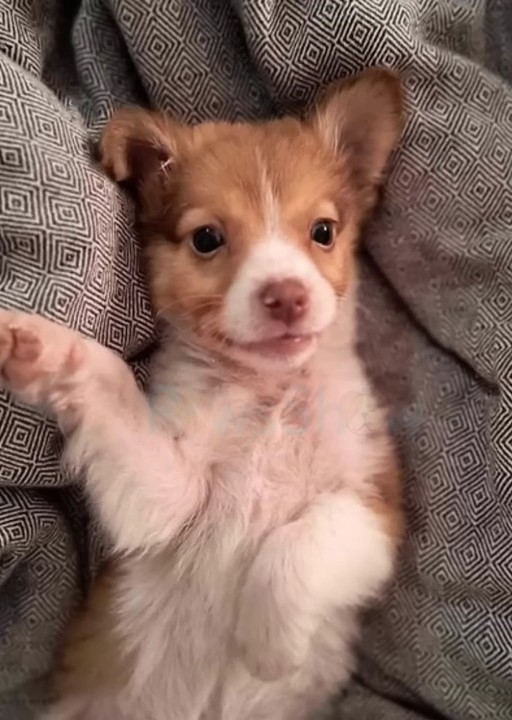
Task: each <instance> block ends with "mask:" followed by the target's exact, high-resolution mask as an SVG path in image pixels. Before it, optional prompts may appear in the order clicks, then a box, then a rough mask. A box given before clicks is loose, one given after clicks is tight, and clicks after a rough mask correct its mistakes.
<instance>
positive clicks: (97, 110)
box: [0, 0, 512, 720]
mask: <svg viewBox="0 0 512 720" xmlns="http://www.w3.org/2000/svg"><path fill="white" fill-rule="evenodd" d="M511 48H512V4H511V3H510V0H487V1H486V0H144V1H143V2H141V0H0V304H1V305H2V306H4V307H19V308H21V309H24V310H37V311H39V312H42V313H44V314H45V315H47V316H48V317H51V318H55V319H57V320H60V321H63V322H65V323H68V324H69V325H71V326H73V327H75V328H78V329H80V330H81V331H83V332H84V333H86V334H88V335H91V336H94V337H96V338H98V339H99V340H100V341H101V342H103V343H105V344H106V345H108V346H109V347H112V348H114V349H116V350H118V351H119V352H121V353H122V354H123V355H124V356H125V357H126V358H128V359H130V361H131V362H132V363H133V366H134V369H135V371H136V372H137V373H138V374H139V377H140V378H141V380H143V378H144V369H145V366H146V365H145V360H146V357H147V355H148V352H149V351H150V349H151V343H152V340H153V320H152V316H151V313H150V309H149V305H148V301H147V297H146V293H145V288H144V283H143V281H142V279H141V274H140V271H139V265H138V252H137V243H136V238H135V234H134V231H133V208H132V206H131V204H130V202H129V201H128V200H127V198H126V197H125V196H124V195H123V194H122V193H120V191H119V190H118V189H117V188H116V187H115V186H114V185H113V184H112V183H111V182H109V181H108V180H107V179H106V178H105V177H103V175H102V174H101V173H100V172H99V171H98V169H97V168H96V166H95V164H94V162H93V160H92V159H91V152H90V148H91V141H93V140H94V138H95V137H96V135H97V133H98V131H99V129H100V128H101V127H102V125H103V124H104V122H105V120H106V118H107V117H108V116H109V115H110V114H111V113H112V111H113V109H114V108H115V107H116V106H119V105H123V104H126V103H142V104H146V105H151V106H154V107H157V108H163V109H166V110H168V111H171V112H172V113H174V114H175V115H176V116H177V117H179V118H182V119H183V120H186V121H197V120H202V119H205V118H224V119H236V118H257V117H266V116H269V115H271V114H273V113H279V112H282V111H286V110H290V109H296V108H297V107H300V106H302V105H303V104H304V103H305V102H307V101H308V100H309V99H310V98H311V96H312V94H313V93H314V91H315V89H316V88H317V86H318V85H319V84H320V83H322V82H324V81H328V80H331V79H334V78H337V77H341V76H344V75H346V74H348V73H352V72H354V71H356V70H358V69H361V68H362V67H363V66H365V65H369V64H377V63H378V64H385V65H388V66H391V67H394V68H397V69H398V70H400V71H401V72H402V73H403V77H404V82H405V86H406V93H407V105H408V116H409V120H408V124H407V128H406V132H405V135H404V140H403V145H402V148H401V150H400V151H399V152H398V153H397V155H396V158H395V161H394V164H393V168H392V173H391V179H390V183H389V188H388V192H387V195H386V199H385V202H384V207H383V210H382V213H381V215H380V217H379V218H378V220H377V221H376V222H375V223H374V224H373V225H372V227H370V229H369V231H368V233H367V237H366V238H365V242H364V250H363V256H362V263H363V283H362V291H361V303H360V305H361V307H360V313H361V319H362V321H363V326H364V332H363V334H362V341H363V342H362V348H363V352H364V353H365V356H366V357H367V358H368V362H369V367H370V370H371V372H372V374H373V376H374V378H375V381H376V382H377V383H378V386H379V388H380V390H381V392H382V393H383V394H384V396H385V397H386V398H387V399H388V400H389V401H390V402H391V403H392V407H393V417H392V421H393V431H394V433H395V434H396V437H397V439H398V441H399V443H400V448H401V451H402V456H403V461H404V465H405V468H406V488H405V492H406V497H405V501H406V509H407V513H408V536H407V543H406V545H405V547H404V549H403V553H402V557H401V562H400V568H399V573H398V577H397V579H396V582H395V584H394V585H393V587H392V588H391V589H390V592H389V594H388V595H387V597H386V598H385V600H384V601H383V603H382V604H381V606H380V607H379V608H378V609H377V610H375V611H373V612H372V613H370V614H369V615H368V616H367V617H366V618H365V623H364V633H363V638H362V641H361V647H360V663H359V669H358V674H357V676H356V678H355V679H354V682H353V683H352V684H351V686H350V688H349V690H348V691H347V693H346V694H345V696H344V697H342V698H340V699H339V701H337V702H336V704H335V707H334V710H333V716H334V717H335V718H338V720H340V719H341V720H387V719H388V718H389V719H390V720H391V719H393V720H399V719H400V720H401V719H405V718H409V719H413V718H414V719H415V720H419V718H427V719H428V720H433V719H434V718H449V719H450V720H468V719H469V718H475V719H482V720H489V719H490V718H495V719H496V720H499V719H502V720H505V718H508V719H510V717H511V712H512V710H511V708H512V655H511V648H512V602H511V597H512V595H511V588H512V560H511V558H512V555H511V537H512V471H511V468H512V439H511V438H512V422H511V420H510V417H511V412H512V290H511V288H512V181H511V178H512V87H511V86H510V85H508V84H507V82H511V81H512V54H511V52H510V50H511ZM60 449H61V441H60V439H59V437H58V434H57V433H56V430H55V427H54V425H53V423H52V422H51V421H49V420H42V419H41V418H40V417H39V416H38V415H37V414H34V413H33V412H31V411H29V410H27V409H26V408H23V407H18V406H14V405H13V404H12V403H11V402H10V400H9V399H8V398H7V397H6V396H5V395H0V717H2V718H7V719H8V720H10V719H11V718H13V720H21V718H24V717H27V718H29V717H31V710H30V706H31V704H32V703H34V702H36V701H37V700H38V699H39V698H40V697H42V694H43V693H44V687H45V682H44V680H45V674H46V673H47V672H48V670H49V668H50V667H51V662H52V655H53V653H54V650H55V647H56V643H57V641H58V638H59V635H60V632H61V630H62V628H63V625H64V624H65V622H66V620H67V618H68V617H69V613H70V612H71V610H72V608H73V607H74V606H75V605H76V604H77V603H78V602H79V601H80V599H81V597H82V595H83V593H84V592H85V589H86V587H87V585H88V583H89V581H90V578H91V575H92V573H93V572H94V568H95V567H96V566H97V560H98V554H99V548H100V545H101V543H99V542H98V537H99V535H98V532H97V530H96V529H95V527H94V526H93V525H91V522H90V521H89V519H88V515H87V512H86V508H85V505H84V501H83V498H82V495H81V492H80V488H79V486H78V485H77V484H74V483H72V482H71V481H70V479H69V478H66V477H63V475H62V474H61V473H60V471H59V462H58V460H59V452H60ZM340 551H342V549H340ZM241 720H243V719H242V718H241Z"/></svg>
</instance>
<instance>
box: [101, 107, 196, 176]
mask: <svg viewBox="0 0 512 720" xmlns="http://www.w3.org/2000/svg"><path fill="white" fill-rule="evenodd" d="M185 130H186V128H185V127H184V126H183V125H180V124H179V123H177V122H175V121H173V120H171V119H170V118H169V117H167V116H166V115H164V114H163V113H157V112H151V111H148V110H141V109H131V108H127V109H124V110H120V111H119V112H117V113H116V114H115V115H114V116H113V118H112V119H111V120H110V121H109V122H108V123H107V125H106V127H105V129H104V131H103V134H102V136H101V139H100V143H99V156H100V158H99V159H100V162H101V164H102V166H103V168H104V169H105V171H106V172H107V173H108V174H109V175H110V177H112V179H113V180H115V181H116V182H128V183H129V184H130V185H131V186H132V187H133V188H134V189H137V188H139V187H140V183H141V182H142V181H146V180H148V179H149V178H152V177H156V176H157V175H158V174H159V173H160V174H161V173H165V172H166V171H167V170H168V169H170V168H171V167H172V166H173V165H174V164H175V163H176V162H177V160H178V154H179V143H180V138H181V136H182V135H183V134H184V132H185Z"/></svg>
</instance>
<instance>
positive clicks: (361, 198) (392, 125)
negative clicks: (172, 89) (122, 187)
mask: <svg viewBox="0 0 512 720" xmlns="http://www.w3.org/2000/svg"><path fill="white" fill-rule="evenodd" d="M401 125H402V120H401V97H400V88H399V83H398V80H397V78H396V77H395V76H394V75H392V74H391V73H389V72H386V71H379V70H371V71H367V72H366V73H364V74H363V75H361V76H360V77H359V78H356V79H355V80H352V81H350V82H349V83H344V84H343V85H340V86H338V87H331V88H330V89H329V90H328V92H327V93H326V95H325V97H324V99H323V100H322V101H321V102H320V103H319V104H318V105H317V106H316V107H315V108H314V110H313V111H312V113H311V114H310V115H309V117H307V118H306V119H304V120H300V121H299V120H296V119H291V118H285V119H282V120H274V121H270V122H266V123H261V124H225V123H218V124H204V125H199V126H196V127H194V128H190V127H185V126H183V125H179V124H177V123H175V122H173V121H172V120H170V119H169V118H167V117H165V116H163V115H158V114H154V113H149V112H145V111H122V112H121V113H119V114H118V115H117V116H116V117H114V119H113V120H112V121H111V122H110V123H109V124H108V126H107V128H106V130H105V133H104V136H103V138H102V144H101V152H102V159H103V163H104V165H105V167H106V168H107V170H108V171H109V172H110V173H111V174H112V175H113V176H114V178H115V179H116V180H118V181H127V182H129V183H130V184H131V185H132V188H133V190H134V192H135V195H136V198H137V201H138V206H139V207H138V211H139V221H140V229H141V234H142V236H143V241H144V243H145V245H146V248H147V256H148V259H149V283H150V287H151V291H152V296H153V301H154V306H155V310H156V311H157V312H158V313H159V314H160V315H161V316H164V317H166V318H168V319H169V320H170V321H171V322H172V324H173V325H175V326H176V327H177V328H178V329H179V330H181V331H182V332H183V333H185V334H187V335H192V336H193V338H194V342H196V343H199V344H202V345H204V346H205V347H206V348H208V349H213V350H216V351H218V352H221V353H224V354H227V355H229V356H230V357H232V358H234V359H236V360H237V361H239V362H242V363H243V364H245V365H250V366H252V367H256V368H258V369H265V368H269V369H279V368H290V367H297V366H300V365H301V364H302V363H304V362H305V361H306V360H307V359H308V357H310V356H311V354H312V353H313V352H314V349H315V347H316V344H317V342H318V339H319V338H320V337H321V335H322V334H323V333H324V331H325V330H326V329H327V328H328V327H329V325H330V324H331V323H332V322H333V319H334V316H335V312H336V307H337V298H339V297H343V296H344V295H345V294H347V293H349V292H350V284H351V281H352V275H353V262H354V248H355V240H356V239H357V236H358V233H359V229H360V226H361V223H362V221H363V220H364V218H365V217H366V215H367V213H368V212H369V210H371V208H372V206H373V204H374V202H375V198H376V190H377V188H378V185H379V183H380V182H381V179H382V173H383V170H384V168H385V165H386V163H387V160H388V156H389V154H390V153H391V151H392V149H393V147H394V145H395V143H396V141H397V139H398V136H399V134H400V131H401Z"/></svg>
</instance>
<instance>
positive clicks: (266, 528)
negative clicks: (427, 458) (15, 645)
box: [0, 69, 402, 720]
mask: <svg viewBox="0 0 512 720" xmlns="http://www.w3.org/2000/svg"><path fill="white" fill-rule="evenodd" d="M401 128H402V103H401V93H400V84H399V81H398V79H397V77H396V76H395V75H394V74H392V73H390V72H388V71H385V70H379V69H373V70H369V71H366V72H365V73H363V74H362V75H360V76H358V77H356V78H355V79H351V80H350V81H347V82H345V83H343V84H341V85H335V86H332V87H330V88H329V89H328V90H327V92H326V93H325V94H324V95H323V97H322V98H321V99H320V100H319V101H318V102H317V104H316V105H315V107H314V108H313V110H312V111H311V112H310V113H309V114H307V115H306V116H305V117H304V118H302V119H296V118H284V119H279V120H272V121H269V122H262V123H259V124H243V123H240V124H228V123H218V124H204V125H198V126H196V127H185V126H183V125H180V124H178V123H176V122H175V121H173V120H172V119H171V118H169V117H166V116H164V115H160V114H156V113H150V112H146V111H142V110H126V111H121V112H120V113H119V114H118V115H117V116H115V117H114V118H113V120H112V121H111V122H110V123H109V124H108V125H107V127H106V130H105V132H104V135H103V138H102V141H101V155H102V162H103V165H104V167H105V168H106V170H107V171H108V172H109V173H110V174H111V176H112V177H113V178H114V179H115V180H117V181H119V182H124V183H126V184H128V185H129V186H130V188H131V190H132V192H133V193H134V197H135V199H136V203H137V208H138V220H139V225H140V235H141V238H142V240H143V244H144V248H145V255H146V260H147V269H148V281H149V286H150V288H151V292H152V297H153V302H154V307H155V310H156V312H157V314H158V316H159V317H160V318H162V319H163V320H165V321H166V322H167V324H168V328H169V330H168V335H167V336H166V337H165V338H164V340H163V342H162V345H161V349H160V351H159V353H158V355H157V356H156V357H155V361H154V366H153V370H152V374H151V383H150V388H149V394H148V396H147V397H146V396H144V395H143V394H142V393H141V392H140V391H139V389H138V388H137V385H136V383H135V381H134V379H133V376H132V374H131V372H130V370H129V368H128V366H127V365H126V364H125V363H124V362H123V361H122V360H121V359H120V358H119V357H117V356H116V355H115V354H114V353H112V352H110V351H108V350H107V349H105V348H104V347H102V346H100V345H99V344H98V343H96V342H94V341H93V340H90V339H86V338H83V337H81V336H80V335H78V334H77V333H76V332H73V331H72V330H70V329H67V328H65V327H61V326H59V325H56V324H54V323H52V322H49V321H47V320H45V319H43V318H42V317H38V316H30V315H25V314H21V313H13V312H6V311H2V312H1V313H0V370H1V377H2V382H3V384H4V385H5V387H7V388H8V389H9V390H10V391H11V392H12V393H13V394H14V396H15V397H16V398H17V399H18V400H19V401H20V402H23V403H28V404H30V405H33V406H36V407H40V408H44V409H45V410H47V411H49V412H50V413H52V414H53V415H54V416H55V417H56V419H57V421H58V422H59V424H60V426H61V428H62V430H63V431H64V433H65V434H66V435H67V451H66V459H65V460H66V463H67V465H68V466H69V467H70V468H71V469H72V470H73V472H77V473H83V475H84V479H85V484H86V488H87V492H88V496H89V497H90V500H91V503H92V505H93V507H94V510H95V511H96V512H97V513H98V515H99V517H100V518H101V521H102V522H103V525H104V527H105V529H106V530H107V531H108V533H109V534H110V537H111V539H112V542H113V545H114V547H115V551H116V552H115V556H114V557H113V559H112V566H111V567H110V569H109V570H108V571H106V572H105V573H104V574H103V576H102V577H101V578H100V579H99V580H98V582H97V584H96V586H95V588H94V589H93V591H92V594H91V597H90V599H89V604H88V607H87V608H86V610H85V611H84V612H83V613H82V614H81V616H80V617H79V618H78V619H77V621H76V622H75V623H74V624H73V626H72V627H71V628H70V631H69V634H68V637H67V639H66V642H65V645H64V651H63V656H62V659H61V662H60V665H59V672H58V673H57V693H58V697H59V699H58V701H57V703H56V704H55V706H54V707H53V708H52V709H51V710H50V711H49V715H48V718H51V720H300V719H301V718H307V717H310V716H311V713H313V712H314V711H316V710H317V709H319V708H321V707H322V705H323V704H324V703H325V702H326V701H327V699H328V698H329V696H330V695H331V694H332V693H334V692H335V691H336V690H337V689H338V688H339V687H340V686H341V685H342V683H343V682H344V681H345V680H346V679H347V677H348V675H349V673H350V671H351V668H352V659H351V657H352V655H351V646H352V644H353V641H354V637H355V635H356V630H357V613H358V610H359V609H360V608H361V607H362V606H363V605H365V604H366V603H367V602H368V601H370V600H371V599H372V598H374V597H375V596H377V595H378V594H379V593H380V592H381V590H382V588H383V586H384V584H385V583H386V582H387V581H388V579H389V578H390V576H391V574H392V570H393V564H394V558H395V554H396V547H397V542H398V538H399V535H400V527H401V515H400V492H399V477H398V471H397V463H396V459H395V452H394V450H393V447H392V444H391V442H390V438H389V437H388V434H387V430H386V422H385V415H384V412H383V411H382V410H381V409H380V408H379V407H378V406H377V402H376V400H375V398H374V395H373V393H372V390H371V388H370V386H369V384H368V381H367V379H366V377H365V373H364V371H363V368H362V366H361V362H360V360H359V358H358V356H357V354H356V351H355V330H356V327H355V303H356V300H355V295H356V275H357V273H356V267H355V250H356V243H357V238H358V235H359V232H360V229H361V226H362V223H363V222H364V221H365V219H366V218H367V216H368V214H369V212H370V211H371V210H372V208H373V206H374V204H375V202H376V198H377V193H378V189H379V186H380V184H381V182H382V178H383V173H384V170H385V167H386V164H387V161H388V158H389V156H390V153H391V152H392V149H393V148H394V146H395V145H396V143H397V140H398V138H399V136H400V132H401Z"/></svg>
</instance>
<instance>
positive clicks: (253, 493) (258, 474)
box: [172, 387, 340, 523]
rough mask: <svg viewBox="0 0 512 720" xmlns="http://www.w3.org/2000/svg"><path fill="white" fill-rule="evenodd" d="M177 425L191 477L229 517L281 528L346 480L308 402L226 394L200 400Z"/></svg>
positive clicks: (293, 396) (294, 396)
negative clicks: (203, 484)
mask: <svg viewBox="0 0 512 720" xmlns="http://www.w3.org/2000/svg"><path fill="white" fill-rule="evenodd" d="M172 424H173V429H174V433H175V437H176V439H177V443H178V446H179V448H180V450H181V452H182V454H183V457H184V459H185V462H186V465H187V468H188V469H189V474H190V476H191V477H195V479H196V480H197V481H199V482H206V483H207V484H208V496H209V498H210V507H211V508H214V509H215V508H216V509H217V510H218V511H219V513H221V514H222V515H223V516H224V517H225V516H226V513H234V514H235V515H239V516H241V517H243V518H244V519H246V520H256V519H257V518H259V519H260V520H261V521H262V522H263V523H267V522H270V523H273V522H280V521H283V520H286V519H287V518H288V517H289V516H290V514H293V513H294V512H295V511H297V510H299V509H300V508H301V507H302V506H303V505H304V504H305V503H307V502H308V501H309V500H310V499H311V498H312V497H314V496H315V495H316V494H318V493H319V492H320V491H322V490H324V489H327V488H329V487H330V486H332V485H333V483H334V482H336V481H337V480H339V475H340V470H339V468H336V463H337V460H336V459H335V458H334V457H332V456H331V462H330V463H326V445H325V441H324V438H323V437H322V435H321V433H319V428H318V427H317V424H316V423H315V418H314V412H313V404H312V402H311V398H310V396H309V395H308V394H306V395H305V396H302V395H301V394H300V393H297V392H290V393H289V394H288V395H285V396H284V397H282V398H280V399H279V400H276V399H275V398H273V397H265V395H264V394H263V395H261V394H258V395H255V394H253V393H251V392H250V391H248V390H245V389H243V388H236V387H235V388H222V389H218V390H216V391H213V392H210V393H209V394H208V393H205V394H202V395H201V396H197V395H196V396H192V397H191V398H190V399H189V402H188V403H183V404H182V408H181V412H180V413H178V414H177V415H175V416H174V418H173V421H172ZM331 455H332V454H331ZM214 514H216V513H214Z"/></svg>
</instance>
